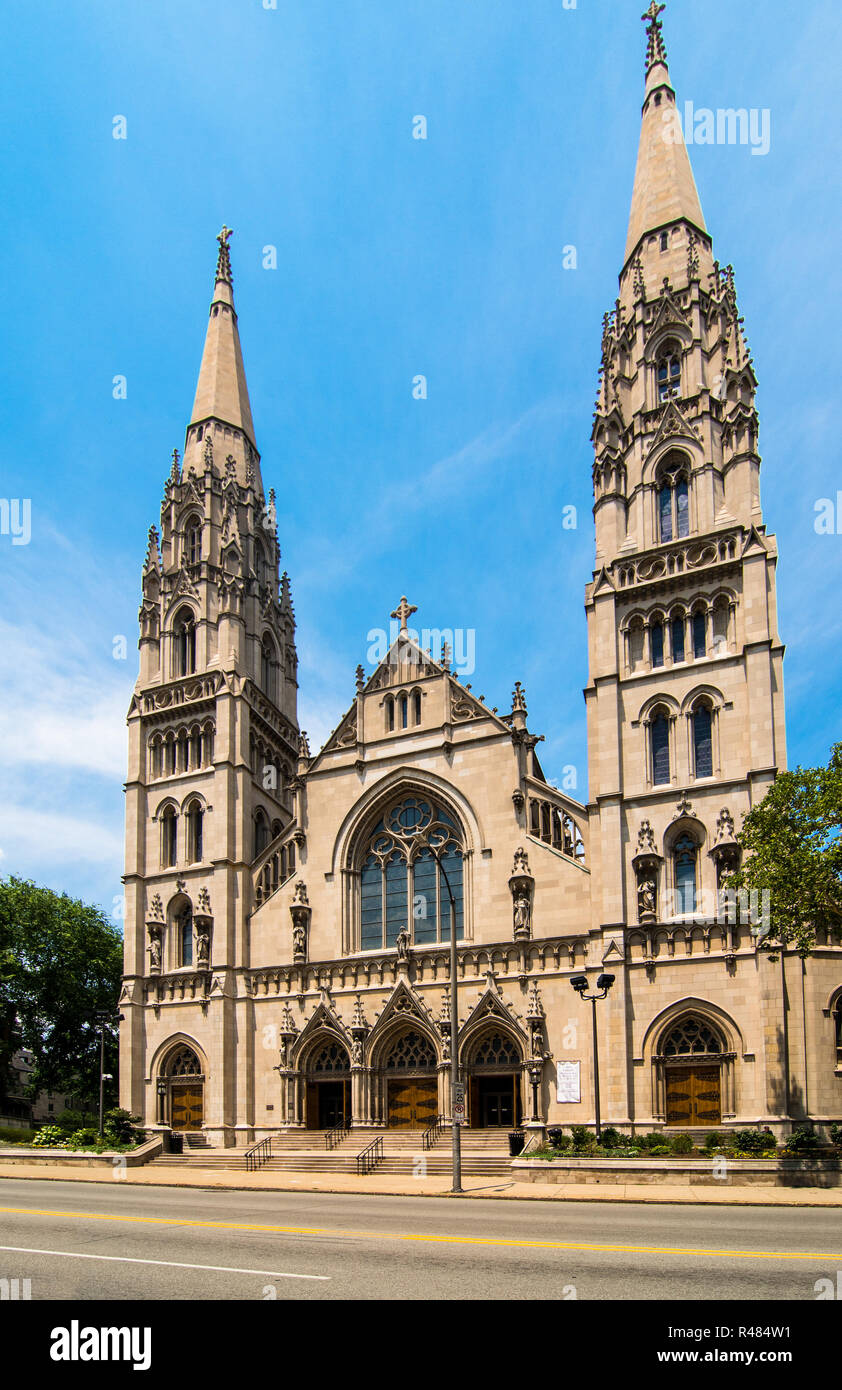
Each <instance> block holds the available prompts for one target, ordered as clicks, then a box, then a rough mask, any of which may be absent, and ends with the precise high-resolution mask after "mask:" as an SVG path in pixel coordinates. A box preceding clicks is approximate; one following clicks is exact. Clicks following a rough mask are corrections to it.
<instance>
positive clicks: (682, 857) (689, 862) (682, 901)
mask: <svg viewBox="0 0 842 1390" xmlns="http://www.w3.org/2000/svg"><path fill="white" fill-rule="evenodd" d="M697 859H698V846H697V844H696V841H695V840H694V839H693V838H692V836H690V835H687V834H684V835H682V836H681V838H680V839H679V840H676V842H675V845H674V847H673V864H674V867H675V911H676V915H677V916H681V915H682V914H684V913H688V912H695V911H696V861H697Z"/></svg>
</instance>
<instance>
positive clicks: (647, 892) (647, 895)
mask: <svg viewBox="0 0 842 1390" xmlns="http://www.w3.org/2000/svg"><path fill="white" fill-rule="evenodd" d="M655 902H656V885H655V881H654V879H651V878H644V879H641V881H640V883H639V884H638V887H637V911H638V916H639V918H640V921H641V922H648V921H654V918H655Z"/></svg>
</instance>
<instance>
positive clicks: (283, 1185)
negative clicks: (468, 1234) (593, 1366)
mask: <svg viewBox="0 0 842 1390" xmlns="http://www.w3.org/2000/svg"><path fill="white" fill-rule="evenodd" d="M121 1171H122V1174H123V1176H122V1177H120V1178H118V1177H117V1176H116V1173H111V1172H109V1170H108V1169H104V1168H85V1169H81V1170H80V1169H78V1168H71V1167H70V1166H69V1165H64V1164H61V1163H57V1164H52V1165H50V1166H49V1167H47V1166H46V1165H45V1166H41V1165H36V1164H31V1165H30V1164H27V1163H0V1178H29V1179H35V1180H38V1181H42V1182H43V1181H48V1182H49V1181H52V1182H98V1183H103V1182H105V1183H108V1182H115V1181H120V1182H121V1183H123V1184H124V1185H126V1186H132V1185H138V1186H142V1187H195V1188H204V1189H206V1190H207V1189H229V1190H231V1191H238V1192H338V1193H343V1194H347V1193H352V1192H358V1193H368V1194H371V1195H373V1196H374V1195H376V1196H389V1197H447V1196H449V1195H450V1193H449V1188H450V1179H449V1178H448V1177H434V1178H411V1177H404V1176H400V1177H387V1176H378V1175H377V1173H369V1174H368V1175H367V1176H366V1177H357V1176H356V1175H355V1174H351V1173H326V1174H324V1175H318V1174H311V1173H260V1172H257V1173H244V1172H230V1173H226V1172H218V1171H215V1170H212V1169H211V1170H209V1169H207V1168H206V1169H203V1170H197V1171H196V1172H194V1173H187V1172H184V1171H183V1170H182V1169H167V1168H159V1169H154V1168H125V1169H122V1170H121ZM462 1186H463V1188H464V1195H465V1196H466V1197H493V1198H506V1199H510V1200H511V1199H515V1200H518V1201H527V1202H647V1203H650V1204H651V1203H654V1204H656V1205H664V1204H667V1205H669V1204H672V1205H676V1204H679V1205H692V1206H738V1207H839V1208H842V1188H833V1189H823V1188H804V1187H802V1188H781V1187H761V1186H752V1187H727V1186H725V1185H723V1186H722V1187H717V1188H712V1187H704V1188H702V1187H698V1186H695V1185H694V1186H692V1187H691V1186H689V1185H687V1186H678V1185H676V1186H669V1187H666V1186H664V1187H655V1186H652V1185H650V1184H640V1183H634V1184H628V1185H625V1184H619V1183H618V1184H613V1183H612V1184H611V1186H610V1187H608V1186H604V1185H602V1184H599V1183H574V1184H568V1185H562V1184H559V1183H534V1182H512V1181H510V1180H509V1179H508V1178H476V1177H467V1178H464V1179H463V1181H462ZM0 1202H2V1189H0Z"/></svg>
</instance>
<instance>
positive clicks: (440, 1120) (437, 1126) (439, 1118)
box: [421, 1115, 447, 1149]
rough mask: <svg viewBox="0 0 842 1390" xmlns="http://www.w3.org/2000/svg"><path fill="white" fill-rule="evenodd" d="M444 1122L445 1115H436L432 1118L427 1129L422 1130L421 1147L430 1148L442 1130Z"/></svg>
mask: <svg viewBox="0 0 842 1390" xmlns="http://www.w3.org/2000/svg"><path fill="white" fill-rule="evenodd" d="M446 1123H447V1120H446V1116H444V1115H436V1118H435V1119H434V1120H433V1123H432V1124H431V1125H430V1127H429V1128H428V1129H425V1130H424V1133H423V1135H422V1137H421V1148H422V1149H431V1148H432V1147H433V1145H434V1144H435V1142H436V1140H437V1139H438V1137H439V1135H440V1134H441V1132H442V1130H443V1129H444V1127H445V1124H446Z"/></svg>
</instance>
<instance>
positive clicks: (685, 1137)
mask: <svg viewBox="0 0 842 1390" xmlns="http://www.w3.org/2000/svg"><path fill="white" fill-rule="evenodd" d="M672 1151H673V1153H674V1154H691V1153H692V1152H693V1140H692V1139H691V1138H690V1135H689V1134H676V1136H675V1138H674V1139H673V1141H672Z"/></svg>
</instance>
